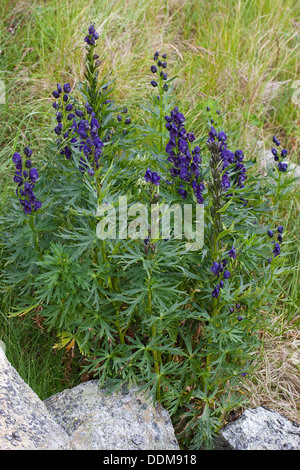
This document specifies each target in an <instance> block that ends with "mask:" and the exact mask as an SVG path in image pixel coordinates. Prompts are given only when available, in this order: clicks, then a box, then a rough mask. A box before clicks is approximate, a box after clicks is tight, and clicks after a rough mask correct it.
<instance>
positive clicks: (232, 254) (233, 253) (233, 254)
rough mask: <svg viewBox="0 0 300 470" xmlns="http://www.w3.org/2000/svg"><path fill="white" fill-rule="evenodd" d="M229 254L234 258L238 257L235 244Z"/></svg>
mask: <svg viewBox="0 0 300 470" xmlns="http://www.w3.org/2000/svg"><path fill="white" fill-rule="evenodd" d="M228 255H229V256H230V257H231V258H233V259H235V258H236V252H235V247H234V246H233V247H232V248H231V250H229V252H228Z"/></svg>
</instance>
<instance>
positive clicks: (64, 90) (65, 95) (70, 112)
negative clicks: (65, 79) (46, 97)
mask: <svg viewBox="0 0 300 470" xmlns="http://www.w3.org/2000/svg"><path fill="white" fill-rule="evenodd" d="M56 88H57V89H56V90H54V91H53V92H52V95H53V96H54V98H56V99H57V100H58V101H54V103H53V104H52V106H53V108H54V109H55V110H56V121H57V123H58V124H57V126H56V127H55V128H54V132H55V134H56V135H57V136H58V137H59V138H58V139H57V142H56V143H57V146H58V147H59V146H60V145H61V144H62V139H61V137H60V136H61V135H62V134H63V137H64V139H67V138H68V136H69V133H68V132H64V131H66V128H67V122H71V121H74V119H75V116H76V115H77V116H83V113H82V111H80V110H74V106H73V104H71V103H70V96H69V95H70V93H71V91H72V90H71V86H70V84H69V83H65V84H64V85H63V86H62V85H61V84H60V83H57V86H56ZM61 95H62V96H61ZM63 121H64V122H63ZM66 121H67V122H66ZM64 127H65V129H64ZM68 127H70V126H68ZM60 153H61V154H62V155H65V156H66V158H67V159H68V160H70V158H71V156H72V151H71V149H70V147H69V146H68V145H66V146H63V148H61V150H60Z"/></svg>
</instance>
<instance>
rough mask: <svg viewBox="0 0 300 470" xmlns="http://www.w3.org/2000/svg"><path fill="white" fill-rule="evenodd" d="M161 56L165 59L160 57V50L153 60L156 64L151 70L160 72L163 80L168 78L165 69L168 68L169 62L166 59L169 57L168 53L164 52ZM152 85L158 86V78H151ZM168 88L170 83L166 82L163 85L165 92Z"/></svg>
mask: <svg viewBox="0 0 300 470" xmlns="http://www.w3.org/2000/svg"><path fill="white" fill-rule="evenodd" d="M161 58H162V59H163V61H162V60H161V59H160V58H159V52H155V54H154V57H153V60H154V61H155V62H156V65H152V66H151V69H150V70H151V72H152V73H154V74H156V73H157V74H159V77H160V78H161V80H162V81H163V80H167V79H168V75H167V73H166V72H165V71H164V70H163V69H166V68H167V62H166V61H165V60H164V59H166V58H167V54H162V56H161ZM151 85H152V86H153V87H154V88H155V87H157V86H158V83H157V80H151ZM167 90H168V85H167V84H166V83H165V84H164V85H163V86H162V91H163V92H164V91H167Z"/></svg>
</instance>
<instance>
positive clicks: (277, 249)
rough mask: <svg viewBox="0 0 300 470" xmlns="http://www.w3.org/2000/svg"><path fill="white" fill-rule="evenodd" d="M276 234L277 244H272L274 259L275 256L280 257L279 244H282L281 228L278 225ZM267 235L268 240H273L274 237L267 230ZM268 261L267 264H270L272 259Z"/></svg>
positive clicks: (271, 232)
mask: <svg viewBox="0 0 300 470" xmlns="http://www.w3.org/2000/svg"><path fill="white" fill-rule="evenodd" d="M277 233H278V235H277V243H276V242H273V243H274V250H273V254H274V258H275V257H276V256H279V255H280V243H281V242H282V233H283V226H282V225H279V227H277ZM268 235H269V237H270V238H273V237H274V232H273V230H268ZM268 261H269V263H271V262H272V258H269V259H268Z"/></svg>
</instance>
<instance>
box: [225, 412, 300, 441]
mask: <svg viewBox="0 0 300 470" xmlns="http://www.w3.org/2000/svg"><path fill="white" fill-rule="evenodd" d="M222 449H225V450H300V426H299V425H298V424H296V423H294V422H292V421H290V420H289V419H287V418H285V417H284V416H282V415H281V414H280V413H278V412H277V411H271V410H269V409H267V408H263V407H261V406H259V407H258V408H255V409H247V410H245V412H244V413H243V414H242V416H241V417H240V418H239V419H237V420H236V421H233V422H232V423H229V424H227V425H226V426H225V427H224V428H223V429H221V431H220V434H219V438H218V439H217V442H216V450H222Z"/></svg>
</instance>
